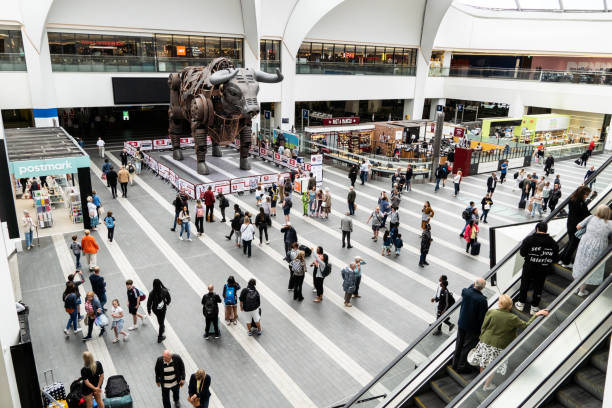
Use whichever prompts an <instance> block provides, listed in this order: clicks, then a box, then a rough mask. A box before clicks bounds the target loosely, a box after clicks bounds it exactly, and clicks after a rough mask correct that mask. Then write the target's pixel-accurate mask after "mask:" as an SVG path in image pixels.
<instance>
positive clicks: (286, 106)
mask: <svg viewBox="0 0 612 408" xmlns="http://www.w3.org/2000/svg"><path fill="white" fill-rule="evenodd" d="M281 66H282V70H281V71H282V73H283V77H284V78H283V81H282V82H281V115H280V118H279V119H277V120H278V122H279V123H280V127H281V129H282V130H287V131H289V130H291V126H294V125H295V95H294V94H295V76H296V73H295V55H293V54H292V53H291V52H290V51H289V49H288V48H287V46H286V45H285V42H284V41H283V42H281ZM282 119H288V123H282Z"/></svg>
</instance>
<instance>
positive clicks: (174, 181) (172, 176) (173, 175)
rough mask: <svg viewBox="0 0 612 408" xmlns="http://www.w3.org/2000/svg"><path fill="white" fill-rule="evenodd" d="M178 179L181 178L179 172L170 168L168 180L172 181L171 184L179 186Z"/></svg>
mask: <svg viewBox="0 0 612 408" xmlns="http://www.w3.org/2000/svg"><path fill="white" fill-rule="evenodd" d="M178 180H179V176H178V174H176V173H175V172H174V171H172V169H168V181H169V182H170V184H172V185H173V186H174V187H176V188H178Z"/></svg>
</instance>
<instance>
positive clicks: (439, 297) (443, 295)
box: [431, 279, 455, 336]
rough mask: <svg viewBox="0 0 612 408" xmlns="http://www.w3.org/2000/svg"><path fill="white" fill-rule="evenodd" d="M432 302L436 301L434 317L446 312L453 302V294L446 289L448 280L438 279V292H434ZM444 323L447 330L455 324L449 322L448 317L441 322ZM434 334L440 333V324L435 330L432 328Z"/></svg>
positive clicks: (451, 328) (450, 329)
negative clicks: (436, 306) (436, 308)
mask: <svg viewBox="0 0 612 408" xmlns="http://www.w3.org/2000/svg"><path fill="white" fill-rule="evenodd" d="M431 301H432V303H433V302H437V303H438V310H437V312H436V318H440V316H442V315H443V314H444V313H446V311H447V310H448V308H450V307H451V306H452V305H454V304H455V298H454V297H453V294H452V293H450V291H449V290H448V281H447V280H446V279H445V280H440V289H439V291H438V293H437V294H436V297H434V298H431ZM442 323H444V324H446V325H447V326H448V331H449V332H451V331H452V330H453V329H454V328H455V325H454V324H453V323H451V321H450V318H446V320H444V322H442ZM432 334H433V335H434V336H439V335H441V334H442V325H439V326H438V327H437V329H436V330H434V332H433V333H432Z"/></svg>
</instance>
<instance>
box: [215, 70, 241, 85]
mask: <svg viewBox="0 0 612 408" xmlns="http://www.w3.org/2000/svg"><path fill="white" fill-rule="evenodd" d="M237 73H238V70H237V69H234V70H229V69H223V70H220V71H217V72H215V73H214V74H212V75H211V76H210V79H209V81H210V83H211V84H212V85H213V86H216V85H219V84H223V83H225V82H227V81H229V80H230V79H232V78H233V77H235V76H236V74H237Z"/></svg>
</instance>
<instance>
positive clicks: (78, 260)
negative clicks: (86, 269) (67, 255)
mask: <svg viewBox="0 0 612 408" xmlns="http://www.w3.org/2000/svg"><path fill="white" fill-rule="evenodd" d="M77 238H78V237H77V236H76V235H73V236H72V244H70V249H72V253H73V254H74V257H75V258H76V269H81V244H79V243H78V242H77Z"/></svg>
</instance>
